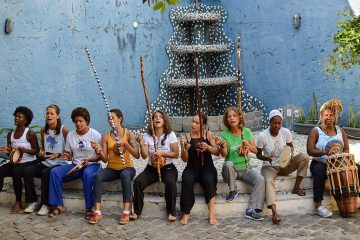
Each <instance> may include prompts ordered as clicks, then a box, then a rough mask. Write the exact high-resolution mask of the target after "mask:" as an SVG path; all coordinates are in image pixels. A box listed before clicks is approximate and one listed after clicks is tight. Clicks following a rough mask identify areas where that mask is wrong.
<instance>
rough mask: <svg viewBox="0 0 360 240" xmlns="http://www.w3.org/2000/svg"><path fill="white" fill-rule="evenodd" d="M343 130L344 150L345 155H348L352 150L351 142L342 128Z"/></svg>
mask: <svg viewBox="0 0 360 240" xmlns="http://www.w3.org/2000/svg"><path fill="white" fill-rule="evenodd" d="M340 129H341V134H342V138H343V142H344V149H343V152H345V153H348V152H349V150H350V148H349V140H348V137H347V135H346V133H345V131H344V129H342V128H340Z"/></svg>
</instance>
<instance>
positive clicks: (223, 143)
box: [214, 135, 227, 148]
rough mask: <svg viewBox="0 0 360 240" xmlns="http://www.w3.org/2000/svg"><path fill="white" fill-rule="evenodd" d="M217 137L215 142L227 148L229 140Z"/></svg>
mask: <svg viewBox="0 0 360 240" xmlns="http://www.w3.org/2000/svg"><path fill="white" fill-rule="evenodd" d="M214 137H215V144H216V145H218V146H219V147H220V148H227V142H226V141H224V140H223V139H221V138H220V137H219V136H216V135H215V136H214Z"/></svg>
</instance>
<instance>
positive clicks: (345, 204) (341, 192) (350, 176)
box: [326, 153, 359, 216]
mask: <svg viewBox="0 0 360 240" xmlns="http://www.w3.org/2000/svg"><path fill="white" fill-rule="evenodd" d="M326 161H327V171H326V173H327V175H328V177H329V179H330V185H331V189H330V192H331V195H332V196H333V197H334V198H335V200H336V204H337V206H338V208H339V212H340V215H341V216H346V215H349V214H352V213H356V212H357V207H356V203H357V197H358V194H359V179H358V168H357V166H356V164H355V161H354V155H353V154H350V153H340V154H335V155H332V156H330V157H328V158H327V159H326Z"/></svg>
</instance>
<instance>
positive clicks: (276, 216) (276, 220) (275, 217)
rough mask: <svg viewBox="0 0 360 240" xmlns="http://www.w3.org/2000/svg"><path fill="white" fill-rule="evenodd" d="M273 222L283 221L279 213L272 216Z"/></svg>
mask: <svg viewBox="0 0 360 240" xmlns="http://www.w3.org/2000/svg"><path fill="white" fill-rule="evenodd" d="M271 220H272V222H273V223H274V224H279V223H280V221H281V218H280V216H279V214H275V215H273V216H272V219H271Z"/></svg>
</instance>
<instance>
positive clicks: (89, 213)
mask: <svg viewBox="0 0 360 240" xmlns="http://www.w3.org/2000/svg"><path fill="white" fill-rule="evenodd" d="M93 214H94V212H93V210H92V209H91V208H87V209H86V210H85V219H86V220H90V219H91V217H92V216H93Z"/></svg>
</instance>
